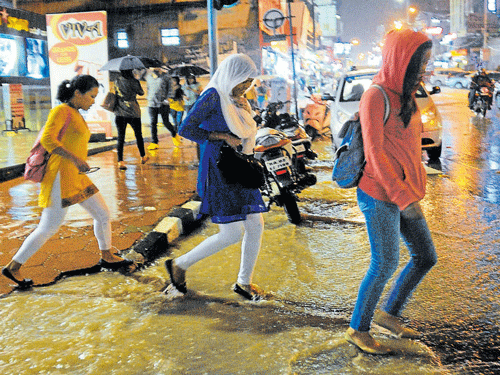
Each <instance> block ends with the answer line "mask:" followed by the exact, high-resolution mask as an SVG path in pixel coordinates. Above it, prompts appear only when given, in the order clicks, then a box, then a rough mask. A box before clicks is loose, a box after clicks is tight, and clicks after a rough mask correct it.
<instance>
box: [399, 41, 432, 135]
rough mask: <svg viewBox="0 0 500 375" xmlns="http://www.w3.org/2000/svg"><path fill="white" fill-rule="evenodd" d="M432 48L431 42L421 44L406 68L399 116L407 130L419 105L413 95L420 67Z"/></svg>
mask: <svg viewBox="0 0 500 375" xmlns="http://www.w3.org/2000/svg"><path fill="white" fill-rule="evenodd" d="M431 48H432V42H431V41H430V40H429V41H427V42H425V43H423V44H421V45H420V46H419V47H418V48H417V50H416V51H415V53H414V54H413V56H412V57H411V59H410V63H409V64H408V67H407V68H406V73H405V79H404V81H403V94H402V95H401V99H400V101H401V112H399V116H400V117H401V120H403V123H404V126H405V128H406V127H407V126H408V124H409V123H410V120H411V116H412V115H413V114H414V113H415V112H416V111H417V103H416V102H415V98H414V97H413V95H412V91H413V88H414V86H413V85H414V84H415V81H416V79H417V77H418V75H419V74H420V67H421V66H422V63H423V62H424V61H423V59H424V56H425V54H426V52H427V50H429V49H431Z"/></svg>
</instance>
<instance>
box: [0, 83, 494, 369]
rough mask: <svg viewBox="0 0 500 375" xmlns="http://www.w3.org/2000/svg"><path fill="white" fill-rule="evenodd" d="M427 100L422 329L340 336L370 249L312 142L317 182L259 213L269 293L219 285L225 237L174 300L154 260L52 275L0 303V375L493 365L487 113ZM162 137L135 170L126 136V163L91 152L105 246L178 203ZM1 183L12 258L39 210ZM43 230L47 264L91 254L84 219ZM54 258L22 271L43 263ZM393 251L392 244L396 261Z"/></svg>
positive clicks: (224, 273)
mask: <svg viewBox="0 0 500 375" xmlns="http://www.w3.org/2000/svg"><path fill="white" fill-rule="evenodd" d="M435 100H436V102H437V103H438V105H439V109H440V111H441V112H442V114H443V118H444V119H445V126H446V132H445V135H446V138H445V141H444V142H445V143H444V146H445V147H444V151H443V157H442V158H441V162H440V163H435V164H434V165H430V166H431V167H434V169H431V168H428V185H427V195H426V197H425V199H424V200H423V202H422V209H423V211H424V213H425V215H426V217H427V219H428V222H429V227H430V230H431V233H432V236H433V239H434V241H435V244H436V248H437V250H438V256H439V261H438V264H437V265H436V266H435V267H434V268H433V269H432V270H431V272H430V273H429V274H428V275H427V277H426V278H425V279H424V281H423V282H422V283H421V285H419V287H418V289H417V290H416V292H415V293H414V295H413V298H412V299H411V301H410V302H409V303H408V305H407V307H406V309H405V311H404V314H403V316H404V319H405V321H406V322H407V323H408V324H409V325H410V326H411V327H412V328H416V329H418V330H420V331H421V332H423V337H422V339H421V340H418V341H415V340H398V339H395V338H394V337H391V336H389V335H387V332H384V331H383V330H381V329H380V328H378V327H376V326H375V327H373V328H374V333H375V335H376V336H377V337H378V338H379V339H381V340H382V341H384V342H385V343H387V344H388V345H390V346H391V347H393V348H394V349H396V351H397V354H396V355H394V356H390V357H384V358H382V357H377V356H370V355H366V354H363V353H360V352H359V351H358V350H356V349H355V348H354V347H353V346H352V345H350V344H348V343H347V342H346V341H345V339H344V338H343V332H344V331H345V329H346V328H347V326H348V322H349V318H350V315H351V313H352V308H353V306H354V303H355V299H356V295H357V288H358V287H359V283H360V281H361V279H362V277H363V275H364V272H365V271H366V268H367V267H368V262H369V245H368V242H367V237H366V232H365V230H364V226H363V218H362V215H361V214H360V212H359V210H358V208H357V205H356V197H355V190H344V189H338V188H335V187H334V186H332V183H331V180H330V178H331V176H330V171H331V163H330V160H331V153H330V152H329V148H328V144H327V143H315V150H316V151H317V152H319V154H320V158H321V160H320V161H318V162H315V163H314V170H315V172H316V173H317V176H318V183H317V184H316V185H315V186H314V187H311V188H308V189H306V190H305V191H304V192H303V193H302V194H301V195H300V196H301V202H300V210H301V212H302V214H303V216H304V219H305V220H304V222H303V223H302V224H301V225H300V226H295V225H292V224H290V223H289V222H288V221H287V219H286V216H285V214H284V212H283V209H281V208H277V207H273V209H272V210H271V212H269V213H267V214H266V215H265V233H264V241H263V247H262V250H261V253H260V255H259V260H258V263H257V267H256V270H255V277H254V281H255V282H256V283H257V284H259V285H260V286H261V287H263V288H264V289H265V290H267V291H269V292H272V293H273V296H274V297H273V298H271V299H269V301H266V302H263V303H260V304H251V303H247V302H245V301H242V300H241V298H239V297H238V296H236V295H235V294H234V293H233V292H232V291H231V285H232V283H233V282H234V280H235V277H236V273H237V269H238V264H239V246H238V245H234V246H231V247H230V248H229V249H227V250H226V251H222V252H220V253H218V254H216V255H214V256H213V257H210V258H208V259H206V260H204V261H203V262H200V263H199V264H196V265H195V266H193V267H192V269H190V270H189V272H188V274H187V281H188V288H189V289H190V292H189V294H188V295H187V296H186V297H184V298H181V299H178V300H174V301H168V300H167V299H166V297H165V295H163V294H161V293H160V290H161V289H162V287H163V286H164V285H165V282H166V280H167V279H168V277H167V276H166V272H165V269H164V267H163V261H164V260H165V257H166V256H167V254H165V255H163V256H160V258H159V259H158V261H157V262H155V263H153V264H151V265H150V266H149V267H147V268H146V269H144V270H141V271H139V272H137V273H134V274H133V275H132V276H123V275H120V274H117V273H112V272H100V273H98V274H94V275H91V276H89V277H86V276H77V277H70V278H64V279H62V280H60V281H58V282H57V283H56V284H54V285H50V286H47V287H44V288H34V289H33V290H32V291H30V292H27V293H24V292H23V293H11V294H9V295H8V296H7V297H6V298H4V299H2V300H1V304H2V311H6V313H5V314H3V315H2V317H1V319H0V324H2V326H3V327H4V328H3V331H2V334H1V335H0V340H1V344H2V345H1V346H2V347H3V350H0V370H1V371H2V372H3V373H6V374H17V375H19V374H30V373H43V372H45V373H51V374H80V373H106V374H119V375H123V374H139V373H140V374H152V375H153V374H154V375H158V374H188V373H189V374H207V373H211V374H231V375H232V374H266V375H267V374H361V373H369V374H453V375H455V374H456V375H462V374H464V375H465V374H467V375H468V374H488V375H490V374H491V375H493V374H497V373H498V371H500V360H499V357H500V342H499V331H498V325H499V322H500V315H499V314H500V309H499V308H498V307H499V306H498V300H499V299H498V297H499V295H500V287H499V284H498V274H499V269H500V267H499V258H498V249H499V247H498V244H499V237H498V229H499V226H500V220H499V211H498V202H499V199H498V197H499V194H498V190H495V189H497V187H498V186H499V185H498V180H497V179H498V176H499V170H498V165H499V164H498V162H499V161H500V159H499V153H498V146H500V145H499V143H498V141H499V137H498V134H500V133H499V130H500V117H499V116H500V114H499V111H492V112H491V113H489V114H488V116H487V118H486V119H482V118H476V117H471V116H470V113H469V111H468V110H467V109H466V90H463V92H462V91H460V90H459V91H453V90H446V89H445V90H443V94H442V95H441V96H435ZM145 132H146V134H148V133H147V131H145ZM167 140H168V137H167V138H166V140H165V142H163V146H164V147H162V148H161V149H160V150H159V152H158V154H157V156H156V157H157V159H156V160H155V159H154V158H153V160H152V161H151V162H150V163H148V164H146V165H145V166H141V165H140V164H139V162H138V153H137V149H136V148H135V146H129V147H127V148H126V160H127V162H128V163H129V166H130V167H129V169H128V170H127V171H126V172H125V173H119V172H118V171H116V168H115V166H114V158H115V155H114V153H113V151H109V152H102V153H99V154H96V155H94V156H92V157H91V158H90V160H91V161H92V164H95V165H98V166H101V170H100V171H99V172H96V173H95V174H94V175H92V179H93V180H94V181H95V182H96V184H97V185H98V187H99V188H100V189H101V190H102V191H103V194H104V195H105V197H107V198H108V199H109V201H108V204H109V205H110V208H111V211H112V215H113V234H114V236H113V240H114V242H115V246H117V248H118V249H120V250H126V249H128V248H129V247H130V246H131V245H130V244H131V243H133V242H134V241H136V240H137V241H139V240H140V239H141V238H144V237H145V236H146V235H147V234H148V233H151V230H152V228H153V226H154V225H155V223H157V222H158V221H159V220H160V219H161V218H162V217H164V215H165V214H167V212H169V209H170V208H171V207H174V206H176V205H180V204H182V203H183V202H185V201H187V200H189V199H190V198H191V197H192V194H193V192H194V183H195V179H196V169H195V167H194V163H193V160H194V158H195V157H196V156H195V154H196V149H195V148H194V147H192V145H189V144H185V145H184V146H183V147H181V148H180V149H178V150H177V151H175V149H174V148H172V147H171V145H170V143H169V142H168V141H167ZM94 176H95V177H94ZM2 185H3V186H5V188H3V189H1V193H2V195H1V196H0V204H1V205H2V207H4V210H3V211H2V212H1V214H0V232H1V233H0V236H1V237H0V238H1V239H0V244H1V246H2V247H1V249H2V250H1V251H2V252H3V253H2V254H0V255H1V256H2V258H1V261H2V262H4V258H10V256H11V255H5V254H4V253H5V252H6V250H9V251H11V252H12V251H15V249H17V247H18V246H19V244H20V242H21V241H22V239H23V238H24V236H25V235H26V234H27V233H29V232H30V231H31V230H32V229H33V227H34V225H36V223H37V218H38V214H39V213H38V211H37V209H36V207H35V206H36V203H35V202H36V189H35V188H33V184H26V183H19V180H17V182H10V181H9V182H5V183H3V184H2ZM6 193H8V194H6ZM170 197H172V198H170ZM170 199H172V200H173V201H170ZM162 200H166V201H170V203H168V204H167V203H165V205H164V203H163V202H161V201H162ZM5 207H7V209H5ZM160 211H161V212H160ZM13 218H14V220H15V222H13V221H12V219H13ZM216 231H217V227H216V226H215V225H213V224H211V223H209V222H205V223H204V224H203V225H201V227H200V228H199V230H196V231H195V232H194V233H192V235H190V236H187V237H185V238H183V239H182V241H179V242H177V243H174V244H173V246H171V248H170V249H169V252H172V255H173V256H178V255H180V254H183V253H185V252H187V251H189V250H190V249H191V248H192V247H193V246H195V245H196V244H197V243H199V242H201V241H202V240H203V239H205V238H206V237H208V236H210V235H212V234H214V233H215V232H216ZM129 235H130V236H131V237H129ZM56 237H57V238H55V239H54V241H58V242H57V243H55V244H56V245H57V246H58V247H57V248H55V247H52V248H48V251H47V252H46V253H47V254H48V253H50V250H51V249H52V253H57V256H58V262H59V263H58V264H57V267H61V264H63V263H64V265H66V259H65V257H64V256H62V255H61V253H62V254H63V255H64V252H62V251H61V248H63V249H65V250H66V249H69V248H70V247H78V249H79V250H78V251H79V252H80V253H79V254H77V255H73V256H75V257H76V256H81V257H82V259H87V258H90V257H86V256H85V254H86V253H85V252H87V253H91V254H93V255H92V257H96V258H92V259H93V260H92V262H95V261H97V260H98V255H97V254H98V250H97V246H96V244H95V240H94V239H93V234H92V231H91V221H90V220H89V219H88V218H87V217H85V216H84V213H82V212H80V211H78V210H76V211H75V212H74V213H72V214H71V215H70V216H69V217H68V223H67V224H66V225H65V227H64V228H63V230H62V231H61V232H60V233H58V235H57V236H56ZM122 238H123V243H121V241H122ZM134 238H135V239H136V240H134ZM89 249H90V250H89ZM73 254H76V253H73ZM37 255H38V254H37ZM68 258H69V259H68V260H71V259H70V257H68ZM54 259H55V257H54V256H53V257H51V258H50V259H47V260H45V261H42V262H39V265H37V266H35V265H33V266H32V269H30V272H34V271H35V270H36V269H37V267H38V269H39V267H43V265H44V264H45V263H50V262H52V264H56V263H55V262H54ZM407 259H408V256H407V254H406V251H405V249H404V245H402V251H401V264H404V263H405V261H407ZM76 262H77V261H75V262H74V263H76ZM53 269H54V268H53ZM49 271H50V270H49ZM55 271H59V269H58V268H57V269H55ZM55 271H54V272H55ZM26 272H28V270H27V271H26ZM47 272H48V271H47ZM29 276H31V274H30V275H29ZM33 311H36V313H33ZM21 335H22V340H20V339H19V337H20V336H21ZM47 342H51V343H52V344H51V345H50V346H48V345H47V344H46V343H47Z"/></svg>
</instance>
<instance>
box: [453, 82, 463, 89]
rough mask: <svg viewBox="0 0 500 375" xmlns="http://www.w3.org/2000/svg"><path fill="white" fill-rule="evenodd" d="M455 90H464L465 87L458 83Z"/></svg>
mask: <svg viewBox="0 0 500 375" xmlns="http://www.w3.org/2000/svg"><path fill="white" fill-rule="evenodd" d="M455 88H456V89H463V88H464V86H463V85H462V84H461V83H460V82H457V83H456V84H455Z"/></svg>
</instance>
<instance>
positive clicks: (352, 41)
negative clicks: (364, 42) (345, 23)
mask: <svg viewBox="0 0 500 375" xmlns="http://www.w3.org/2000/svg"><path fill="white" fill-rule="evenodd" d="M351 44H352V45H353V46H359V39H357V38H352V39H351Z"/></svg>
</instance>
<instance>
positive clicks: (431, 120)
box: [421, 107, 441, 131]
mask: <svg viewBox="0 0 500 375" xmlns="http://www.w3.org/2000/svg"><path fill="white" fill-rule="evenodd" d="M421 119H422V124H423V127H424V131H430V130H437V129H439V128H441V120H440V117H439V114H438V112H437V109H436V107H434V108H431V109H429V110H427V111H425V112H422V113H421Z"/></svg>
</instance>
